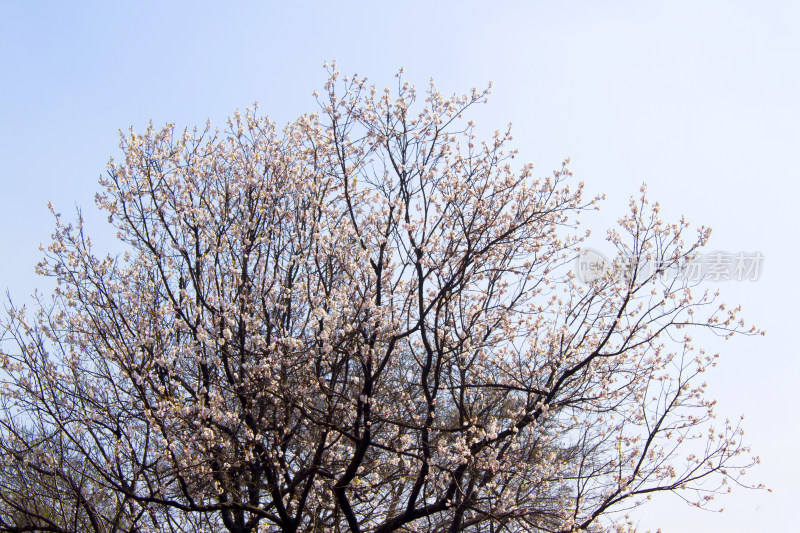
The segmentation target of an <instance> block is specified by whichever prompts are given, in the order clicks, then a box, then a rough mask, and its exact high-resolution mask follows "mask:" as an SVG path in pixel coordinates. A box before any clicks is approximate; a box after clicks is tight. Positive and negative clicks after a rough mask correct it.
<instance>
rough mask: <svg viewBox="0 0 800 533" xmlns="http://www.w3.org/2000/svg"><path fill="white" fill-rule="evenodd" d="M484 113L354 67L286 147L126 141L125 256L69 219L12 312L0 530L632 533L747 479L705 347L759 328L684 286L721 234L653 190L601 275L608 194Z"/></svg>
mask: <svg viewBox="0 0 800 533" xmlns="http://www.w3.org/2000/svg"><path fill="white" fill-rule="evenodd" d="M487 93H488V90H487V91H476V90H473V91H472V93H471V94H469V95H466V96H461V97H452V98H444V97H443V96H442V95H441V94H440V93H439V92H438V91H437V90H436V88H435V87H434V86H433V85H432V84H431V86H430V88H429V89H428V91H427V93H426V95H425V98H424V102H420V101H419V99H418V97H417V93H416V91H415V89H414V88H413V87H411V86H410V85H409V84H408V83H407V82H404V81H402V77H401V76H398V87H397V91H396V93H395V94H392V93H391V91H390V90H389V89H387V90H386V91H385V92H384V93H380V92H378V91H376V90H375V88H374V87H369V86H368V85H367V82H366V79H361V78H349V79H348V78H343V79H340V78H339V74H338V72H335V71H333V70H331V78H330V80H329V81H328V83H327V84H326V86H325V95H324V97H322V98H320V97H319V96H318V99H319V101H320V102H321V104H320V108H321V111H320V113H318V114H312V115H309V116H304V117H302V118H300V119H298V120H297V121H296V122H294V123H293V124H290V125H289V126H287V127H286V128H285V129H284V130H283V131H282V132H281V131H279V130H278V129H277V127H276V125H275V124H274V123H272V122H270V121H269V120H267V119H266V118H261V117H259V115H258V114H257V112H256V111H255V110H248V112H247V113H245V114H244V115H240V114H238V113H237V114H235V115H234V116H233V118H231V119H230V120H229V122H228V127H227V129H226V130H225V131H224V132H219V131H216V130H214V129H212V128H211V127H210V126H206V128H205V129H203V130H197V129H195V130H194V131H184V132H182V133H176V131H175V127H174V126H173V125H167V126H166V127H164V128H163V129H161V130H158V131H157V130H156V129H154V128H153V127H152V125H151V126H150V127H148V129H147V131H146V132H145V133H144V134H141V135H140V134H137V133H134V132H131V133H130V134H129V135H125V136H123V138H122V143H121V148H122V150H123V152H124V156H125V158H124V161H122V162H119V163H117V162H114V161H113V160H112V162H111V163H110V164H109V169H108V174H107V176H106V177H104V178H102V179H101V185H102V187H103V192H102V193H101V194H99V195H98V197H97V202H98V204H99V206H100V207H101V208H102V209H103V210H105V211H106V212H107V213H108V218H109V221H110V222H111V223H112V224H113V225H114V227H115V228H116V229H117V230H118V237H119V240H120V243H121V246H123V247H124V249H125V251H124V254H121V255H120V256H116V257H111V256H105V257H101V256H99V255H97V254H96V253H95V252H94V251H93V248H92V245H91V241H90V239H89V237H87V236H86V235H85V232H84V227H83V222H82V220H81V218H80V217H79V218H78V221H77V223H75V224H74V225H73V224H66V223H64V222H63V221H62V218H61V217H60V216H59V215H56V230H55V233H54V235H53V242H52V244H51V245H50V246H49V247H48V248H47V249H46V252H45V258H44V260H43V261H42V262H41V263H40V265H39V267H38V269H39V271H40V273H41V274H43V275H45V276H51V277H53V278H55V279H56V280H57V282H58V286H57V288H56V289H55V291H54V293H53V295H52V298H50V299H45V298H44V297H40V298H39V299H38V302H37V305H36V309H35V310H34V311H33V312H32V313H30V312H26V311H25V310H24V308H17V307H15V306H14V305H10V306H9V308H8V320H7V328H6V331H5V333H4V337H3V339H2V347H3V348H2V356H1V357H2V367H3V370H4V372H3V379H4V386H5V392H4V395H3V404H2V409H3V416H2V419H0V420H1V421H0V431H2V444H0V469H2V470H1V471H2V478H1V479H0V483H2V490H0V502H1V503H2V505H0V530H1V531H33V530H37V531H39V530H41V531H75V530H82V531H95V532H106V531H197V530H209V531H217V530H221V529H227V530H228V531H231V532H236V533H243V532H249V531H256V530H258V531H353V532H361V531H363V532H366V531H370V532H381V533H383V532H389V531H431V532H444V531H471V532H500V531H509V532H516V531H553V532H555V531H564V532H566V531H583V530H588V531H601V530H605V529H606V528H610V529H613V530H619V531H621V530H625V529H626V528H630V527H632V526H631V525H630V524H625V522H624V520H623V519H620V518H618V517H617V515H615V514H613V513H614V512H618V511H620V510H625V509H627V508H630V507H632V506H635V505H638V504H639V503H641V502H642V501H644V500H646V499H649V498H650V496H651V495H652V494H653V493H657V492H678V493H680V494H681V495H682V497H684V498H685V499H687V501H689V502H691V503H694V504H696V505H699V506H706V505H708V504H709V501H710V499H711V498H712V497H713V495H714V494H715V493H717V492H719V491H721V490H725V489H726V488H727V484H728V483H729V482H730V481H734V482H735V481H737V480H738V478H739V476H740V475H741V474H742V473H743V470H742V469H743V468H746V467H747V466H749V465H750V464H752V461H753V460H754V459H750V458H747V457H745V455H746V454H747V452H748V449H747V448H746V447H745V446H744V445H743V444H742V440H741V434H742V432H741V430H740V428H739V426H738V424H731V423H729V422H724V423H722V424H721V425H718V426H714V413H713V405H714V402H713V401H710V400H708V399H706V398H705V395H704V388H705V384H704V383H699V382H698V381H699V379H700V378H701V374H702V373H703V372H704V371H705V370H706V369H707V368H709V367H710V366H713V365H714V364H715V358H716V356H710V355H706V354H705V353H704V352H703V350H697V349H695V348H694V347H693V346H692V344H691V337H690V336H689V332H690V331H691V330H692V329H695V330H697V329H700V330H707V331H710V332H713V333H718V334H724V335H726V336H727V335H732V334H734V333H735V332H743V333H750V334H753V333H757V331H756V330H755V329H751V330H744V324H743V322H740V321H737V320H738V319H737V317H736V314H737V312H738V310H733V311H728V310H726V308H725V307H724V306H723V305H719V304H717V303H716V295H714V294H709V293H708V292H705V293H703V294H700V295H698V296H695V295H693V294H692V287H691V286H690V284H689V283H688V282H687V281H686V280H685V279H682V278H681V277H680V276H668V275H666V274H665V273H666V272H667V271H668V270H675V269H680V268H682V266H683V265H684V264H685V262H686V261H687V260H688V259H690V258H691V257H692V256H693V254H695V253H696V252H697V251H698V250H699V249H700V247H702V245H703V244H704V243H705V242H706V239H707V238H708V234H709V232H708V230H706V229H704V228H700V230H699V231H698V234H697V236H696V237H695V238H694V239H689V240H688V241H687V240H686V237H685V235H686V233H687V232H688V230H687V227H688V224H686V223H685V222H683V221H681V222H680V223H678V224H665V223H663V222H662V221H661V220H660V219H659V216H658V206H657V204H653V205H651V204H649V203H648V201H647V200H646V198H645V196H644V191H643V194H642V196H641V198H640V199H638V200H635V201H634V200H631V212H630V214H629V215H627V216H626V217H625V218H623V219H622V220H621V221H620V228H619V230H618V231H612V232H610V233H609V236H608V239H609V241H610V242H611V243H612V244H613V245H614V246H616V248H617V249H618V251H619V252H620V254H621V255H620V256H621V257H626V258H628V259H629V265H628V267H629V268H624V269H622V268H613V269H608V270H607V271H605V272H604V273H601V275H599V276H597V278H596V279H594V280H592V281H591V282H590V283H588V284H582V283H579V282H578V280H576V278H575V275H574V274H573V273H572V271H571V269H570V263H569V261H570V260H571V259H572V258H573V257H574V256H575V254H576V253H577V252H578V251H579V249H580V245H581V242H582V239H583V237H582V236H579V235H577V233H576V230H577V225H578V222H577V217H578V216H579V215H580V213H581V212H583V211H585V210H587V209H595V208H596V206H597V201H598V198H595V199H589V200H584V199H583V197H582V184H575V183H574V182H573V180H572V177H571V173H570V171H569V170H568V168H567V166H566V164H565V166H564V167H563V168H562V169H560V170H558V171H556V172H555V173H554V175H553V176H552V177H549V178H543V179H537V178H535V177H534V176H533V167H532V165H523V166H521V168H518V169H514V168H512V162H513V161H512V160H513V159H514V157H515V154H516V152H515V151H513V150H509V149H508V148H507V147H506V145H507V144H508V142H509V141H510V139H511V135H510V133H509V132H506V133H496V134H495V135H494V137H493V138H492V139H491V140H490V141H488V142H478V141H477V140H476V136H475V134H474V131H473V128H474V126H473V124H472V123H471V122H464V119H463V118H462V114H463V113H465V112H467V111H468V109H469V108H470V107H471V106H473V105H474V104H476V103H478V102H481V101H483V100H484V99H485V98H486V95H487ZM573 233H575V234H574V235H573ZM649 265H656V266H657V268H650V267H649ZM617 267H619V265H617Z"/></svg>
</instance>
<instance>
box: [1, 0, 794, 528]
mask: <svg viewBox="0 0 800 533" xmlns="http://www.w3.org/2000/svg"><path fill="white" fill-rule="evenodd" d="M0 5H2V16H0V257H2V261H0V288H2V289H5V288H8V290H9V292H10V294H11V295H12V296H13V297H14V299H15V300H17V301H24V300H25V299H26V298H27V296H28V295H29V294H31V293H32V292H33V290H34V288H35V287H40V288H41V287H44V288H46V287H48V286H49V285H48V283H47V281H46V280H41V279H37V278H36V276H35V275H34V274H33V268H34V265H35V263H36V261H37V260H38V259H39V257H40V252H39V251H38V245H39V244H40V243H47V242H48V241H49V236H50V233H51V230H52V227H53V220H52V217H51V216H50V214H49V213H48V211H47V208H46V204H47V202H48V201H52V202H53V203H54V205H55V207H56V209H57V210H58V211H60V212H62V213H64V215H65V216H67V215H70V214H71V213H72V212H74V210H75V207H76V206H79V207H81V208H83V210H84V214H85V215H86V217H87V219H88V221H89V224H90V228H91V232H92V233H93V234H95V235H97V236H98V240H99V241H100V245H101V246H102V245H103V244H105V245H106V246H107V247H113V242H112V241H111V239H110V232H109V231H108V230H107V229H106V227H105V226H104V223H103V218H102V216H100V215H98V214H97V211H96V209H95V207H94V202H93V197H94V193H95V192H96V191H97V190H98V187H97V178H98V177H99V175H100V174H101V173H102V172H104V169H105V166H106V163H107V161H108V158H109V157H110V156H113V155H117V156H118V155H119V154H120V151H119V148H118V140H119V137H118V130H120V129H123V130H125V129H127V128H129V127H130V126H133V127H134V128H137V129H142V128H143V127H145V126H146V124H147V122H148V120H151V119H152V121H153V122H154V124H155V125H162V124H163V123H165V122H175V123H177V124H178V125H195V124H203V123H204V122H205V120H206V119H207V118H208V119H210V120H211V121H212V122H213V123H216V124H219V125H222V124H223V122H224V119H225V118H226V117H227V116H228V115H229V114H230V113H231V112H232V111H233V110H234V109H236V108H244V107H245V106H247V105H250V104H252V103H253V102H255V101H257V102H258V103H259V105H260V106H261V110H262V111H263V112H264V113H266V114H268V115H269V116H270V117H271V118H273V119H275V120H277V121H279V122H286V121H289V120H292V119H293V118H295V117H296V116H298V115H300V114H303V113H306V112H313V111H315V110H316V107H315V106H316V104H315V102H314V99H313V97H312V96H311V92H312V91H313V90H314V89H321V87H322V84H323V83H324V80H325V78H326V74H325V72H324V71H323V69H322V68H321V67H322V64H323V62H324V61H325V60H330V59H333V58H335V59H337V60H338V64H339V68H340V70H341V71H342V72H343V73H346V74H352V73H355V72H357V73H359V74H362V75H366V76H368V77H369V78H370V79H371V80H372V81H373V82H374V83H376V84H377V85H378V86H379V87H383V86H385V85H387V84H391V83H392V82H393V81H394V78H393V77H392V76H393V74H394V73H395V72H396V71H397V70H398V69H399V68H400V67H401V66H402V67H405V70H406V75H407V76H406V77H407V78H408V79H410V80H412V81H413V82H416V83H417V84H418V85H424V84H425V83H426V81H427V80H428V78H430V77H433V78H434V79H435V80H436V81H437V84H438V85H439V86H440V88H441V89H442V92H444V93H453V92H465V91H468V90H469V89H470V88H471V87H473V86H478V87H483V86H485V85H486V83H487V82H489V81H490V80H491V81H493V82H494V89H493V95H492V97H491V98H490V101H489V104H488V105H486V106H482V107H480V108H479V109H478V110H477V111H476V113H475V115H474V118H475V119H476V121H477V122H478V123H479V125H480V126H482V127H483V131H485V132H491V131H493V130H494V129H495V128H502V127H504V126H505V125H506V124H507V123H508V122H513V123H514V131H515V143H516V146H517V147H518V148H519V149H520V151H521V155H522V156H523V159H524V160H531V161H533V162H535V163H536V165H537V168H538V170H539V172H540V174H541V175H545V174H549V173H550V172H551V170H552V169H553V168H556V167H558V166H559V164H560V161H561V160H562V159H563V158H564V157H567V156H569V157H571V158H572V162H573V164H572V169H573V170H574V172H575V174H576V176H577V178H579V179H581V180H583V181H585V182H586V185H587V189H588V191H589V192H591V193H601V192H602V193H606V194H607V200H606V201H605V202H604V205H603V212H602V213H601V214H600V215H599V216H597V217H595V218H593V219H591V220H590V221H589V222H590V225H591V226H592V227H596V228H597V230H598V231H597V232H596V234H598V235H599V234H601V233H602V230H603V229H604V228H605V227H606V226H607V225H608V224H610V223H612V222H613V221H614V220H616V218H618V217H619V216H621V215H622V214H624V212H625V208H626V205H627V199H628V197H629V196H630V195H631V194H635V193H636V192H637V191H638V188H639V186H640V184H641V183H642V182H643V181H646V182H647V183H648V186H649V196H650V197H651V199H653V200H658V201H660V203H661V205H662V207H663V213H664V216H665V218H667V219H670V220H675V219H677V218H679V217H680V216H681V215H686V217H687V218H688V219H689V220H690V221H692V222H694V223H697V224H706V225H708V226H711V227H712V228H714V233H713V234H712V239H711V244H710V249H712V250H727V251H731V252H739V251H744V252H755V251H759V252H761V253H762V254H763V255H764V257H765V262H764V268H763V272H762V276H761V279H760V280H758V281H755V282H738V283H737V282H727V283H723V284H720V289H721V290H722V291H723V296H724V299H725V300H726V301H728V302H731V303H742V304H743V305H744V315H745V317H746V318H747V319H748V321H749V322H754V323H756V324H757V325H758V326H760V327H762V328H764V329H766V331H767V336H766V337H759V338H738V339H734V340H732V341H727V342H721V341H718V340H716V339H714V338H711V339H707V341H708V342H706V343H705V344H706V347H707V348H708V350H709V351H721V352H722V353H723V358H722V360H721V364H720V366H719V368H718V369H717V370H716V371H715V372H714V373H713V374H712V375H710V376H709V378H708V379H709V382H710V384H711V390H712V394H713V395H714V396H715V397H716V398H718V400H719V406H718V412H719V414H720V416H723V417H724V416H729V417H731V418H736V417H738V416H739V414H744V415H745V417H746V419H745V427H746V429H747V435H746V436H747V438H748V439H749V441H750V443H751V444H752V446H753V449H754V452H755V453H758V454H759V455H760V456H761V458H762V465H761V466H760V467H758V468H756V469H754V470H753V471H752V472H751V473H750V474H748V476H746V478H745V479H747V480H749V481H751V482H754V483H756V482H763V483H765V484H767V485H768V486H769V487H771V488H772V489H773V492H772V493H771V494H768V493H765V492H753V491H747V490H740V491H737V492H736V493H735V494H734V495H732V496H730V497H726V498H720V499H719V500H718V503H719V504H720V505H722V506H724V507H725V508H726V510H725V512H723V513H721V514H712V513H706V512H702V511H698V510H695V509H692V508H689V507H688V506H686V505H684V504H683V503H682V502H681V500H680V499H679V498H677V497H674V496H669V495H665V497H662V498H661V499H660V501H655V502H654V503H653V504H652V505H649V506H646V507H643V508H642V509H641V510H639V511H637V512H636V513H635V516H636V518H637V520H639V521H640V525H641V530H642V531H644V530H646V529H648V528H652V529H655V528H656V527H661V528H662V530H663V531H664V533H692V532H698V533H700V532H702V533H714V532H719V533H723V532H724V533H734V532H742V533H745V532H746V533H751V532H760V531H765V532H766V531H770V532H772V531H788V530H791V529H792V528H793V527H796V517H795V514H796V513H795V512H794V511H795V510H796V507H797V501H798V497H800V489H798V482H797V480H798V476H800V466H798V455H797V452H798V450H799V449H800V446H798V439H800V415H799V414H798V407H797V404H798V402H797V396H798V387H797V384H798V383H800V364H799V363H798V341H797V337H796V336H797V335H798V331H800V323H798V316H800V312H799V311H800V290H798V283H797V279H798V271H799V270H800V251H798V240H797V232H798V230H797V226H798V223H797V213H798V203H800V170H798V162H797V156H798V148H800V103H799V100H798V98H799V97H800V57H799V56H800V32H798V29H797V28H798V27H799V26H800V3H798V2H792V1H789V0H787V1H785V2H779V1H773V0H766V1H765V0H759V1H755V0H753V1H750V2H743V1H740V2H737V1H706V0H695V1H670V2H641V1H638V2H637V1H630V2H617V1H602V2H601V1H597V2H589V1H584V2H556V1H531V2H527V3H523V2H499V1H498V2H495V3H490V2H488V1H483V2H470V1H462V2H452V3H451V2H438V3H437V2H434V1H432V0H428V1H425V2H415V1H404V2H391V3H389V2H386V3H381V2H377V1H373V2H348V1H339V2H302V1H301V2H288V1H284V2H273V3H270V2H198V1H192V2H171V1H164V2H152V1H140V2H124V3H123V2H102V3H101V2H80V1H71V2H55V1H52V2H34V1H25V2H23V1H16V0H3V1H2V3H0ZM596 242H597V247H598V248H599V249H600V250H603V244H602V243H603V241H602V240H601V239H598V240H597V241H596Z"/></svg>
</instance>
